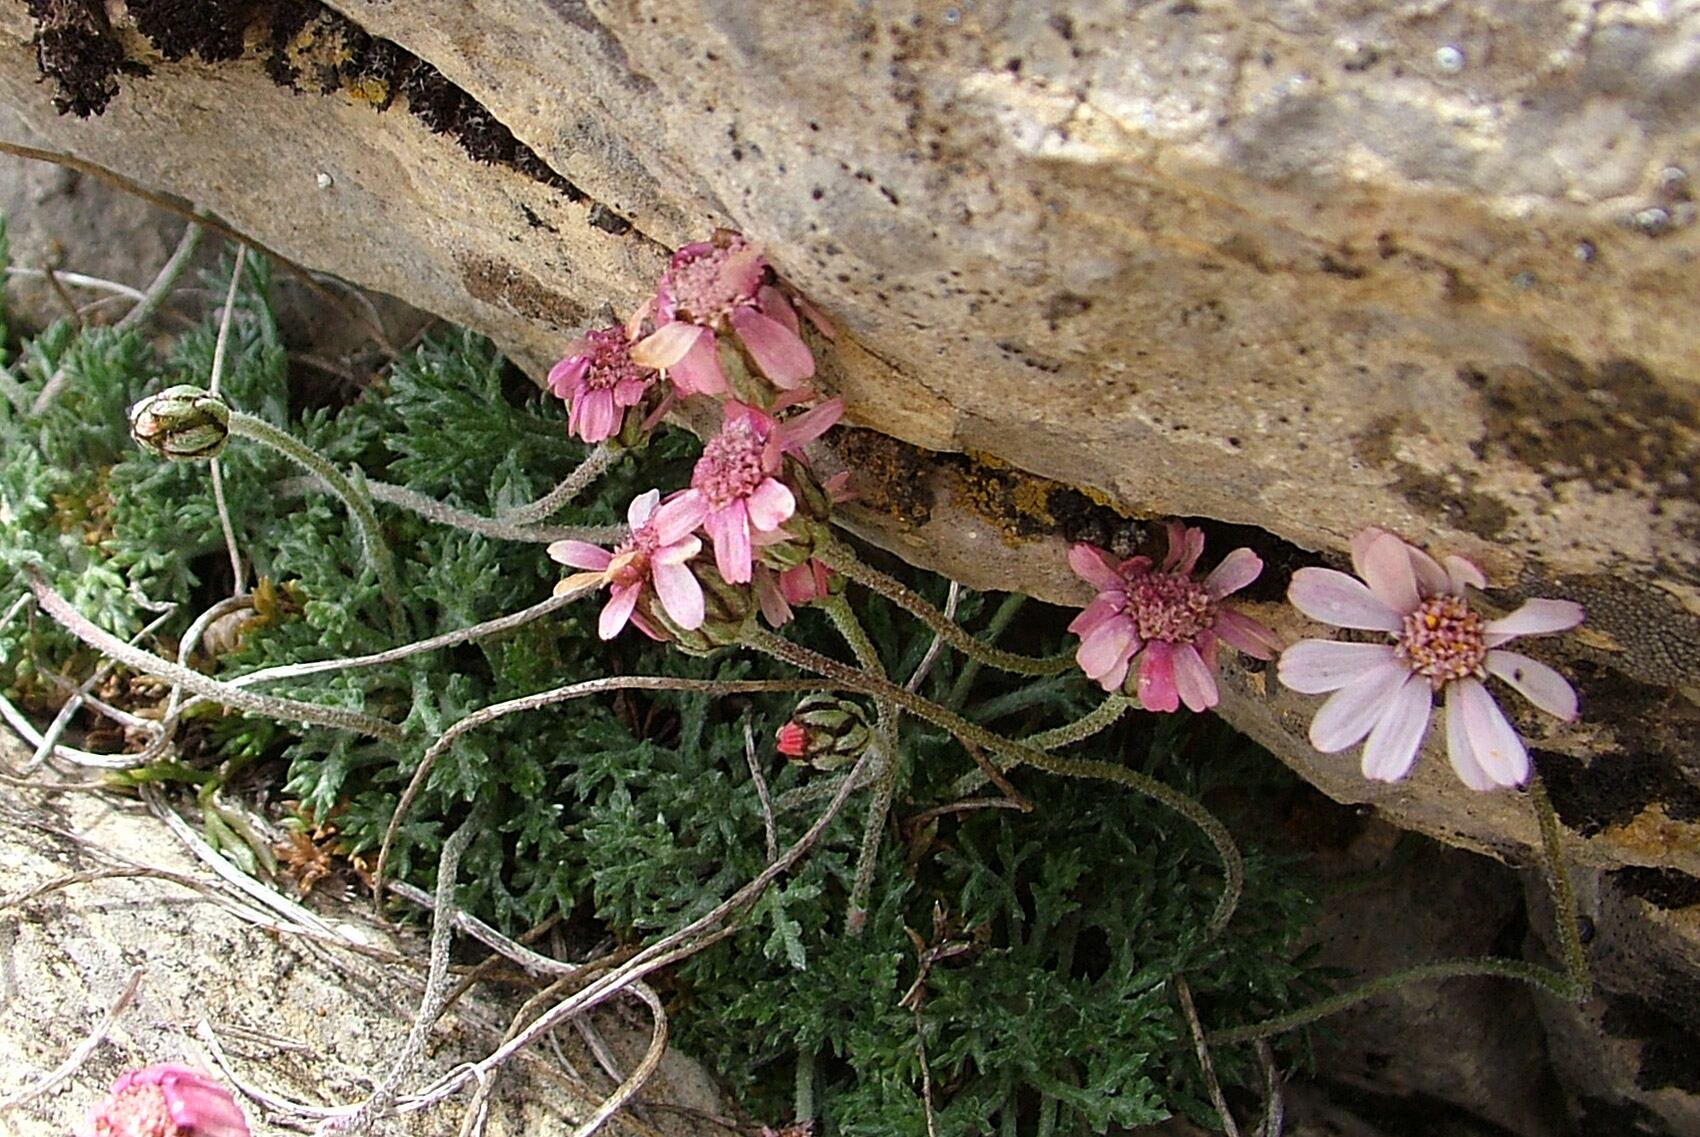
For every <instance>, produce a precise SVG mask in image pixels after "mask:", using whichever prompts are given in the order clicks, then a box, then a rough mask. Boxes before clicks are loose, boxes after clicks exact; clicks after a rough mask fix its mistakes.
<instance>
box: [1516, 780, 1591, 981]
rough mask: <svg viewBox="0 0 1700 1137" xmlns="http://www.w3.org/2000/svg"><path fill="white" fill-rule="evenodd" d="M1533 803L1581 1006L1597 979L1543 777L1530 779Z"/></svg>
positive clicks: (1567, 966) (1566, 957) (1564, 948)
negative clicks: (1590, 968)
mask: <svg viewBox="0 0 1700 1137" xmlns="http://www.w3.org/2000/svg"><path fill="white" fill-rule="evenodd" d="M1529 801H1530V802H1531V803H1532V804H1533V805H1534V807H1535V818H1536V820H1537V821H1539V822H1540V826H1541V853H1542V855H1543V859H1544V860H1545V861H1546V870H1547V883H1548V884H1549V885H1550V886H1551V888H1552V907H1553V920H1554V921H1555V922H1556V923H1557V925H1558V943H1559V947H1560V949H1561V950H1562V952H1563V954H1564V970H1565V973H1566V974H1567V975H1568V976H1569V977H1570V983H1571V985H1572V987H1573V988H1574V991H1573V993H1572V995H1571V997H1572V998H1573V999H1575V1000H1576V1001H1577V1002H1581V1001H1583V1000H1584V999H1586V998H1588V996H1589V995H1590V994H1592V992H1593V988H1594V981H1593V977H1592V976H1591V975H1589V974H1588V956H1587V953H1586V952H1584V951H1583V950H1582V928H1581V920H1580V919H1579V918H1578V916H1577V912H1576V893H1575V891H1574V890H1573V889H1572V888H1571V887H1570V869H1569V867H1568V866H1567V865H1566V864H1565V860H1564V845H1563V839H1562V835H1561V833H1560V830H1559V824H1558V814H1557V813H1556V812H1555V811H1554V810H1553V808H1552V799H1551V798H1549V797H1547V788H1546V786H1545V785H1544V784H1543V783H1542V782H1541V778H1540V775H1539V774H1536V775H1535V776H1534V777H1532V778H1530V779H1529Z"/></svg>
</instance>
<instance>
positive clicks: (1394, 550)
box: [1363, 533, 1422, 613]
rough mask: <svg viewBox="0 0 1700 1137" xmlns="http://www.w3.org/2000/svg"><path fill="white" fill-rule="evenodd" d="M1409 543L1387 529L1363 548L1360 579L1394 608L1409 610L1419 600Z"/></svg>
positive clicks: (1413, 608) (1386, 603)
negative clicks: (1385, 532)
mask: <svg viewBox="0 0 1700 1137" xmlns="http://www.w3.org/2000/svg"><path fill="white" fill-rule="evenodd" d="M1412 551H1413V550H1412V549H1411V546H1409V545H1407V544H1405V542H1403V541H1401V540H1400V539H1399V538H1397V537H1395V536H1394V535H1393V534H1391V533H1388V534H1385V535H1383V536H1381V537H1378V538H1376V539H1375V540H1374V541H1371V542H1370V544H1369V548H1367V549H1365V550H1364V564H1363V574H1364V583H1365V584H1367V585H1369V590H1370V591H1371V592H1373V593H1375V595H1376V597H1377V599H1379V600H1380V601H1381V602H1382V603H1383V604H1385V605H1387V606H1388V607H1389V608H1391V609H1393V611H1395V612H1401V613H1403V612H1410V611H1413V610H1415V608H1416V607H1417V605H1418V604H1421V603H1422V597H1421V596H1419V595H1418V594H1417V570H1416V568H1415V566H1413V565H1412V563H1411V554H1412Z"/></svg>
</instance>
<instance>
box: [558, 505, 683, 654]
mask: <svg viewBox="0 0 1700 1137" xmlns="http://www.w3.org/2000/svg"><path fill="white" fill-rule="evenodd" d="M660 499H661V491H660V490H650V491H649V492H648V493H642V494H639V495H638V496H637V497H635V498H633V499H632V504H631V506H630V507H629V508H628V509H627V511H626V520H627V522H628V523H629V524H630V525H631V536H629V537H627V538H626V539H625V540H624V541H622V542H620V544H619V545H617V546H616V547H615V549H614V551H613V552H612V553H610V552H608V550H606V549H601V548H598V547H597V546H595V545H591V544H588V543H586V542H584V541H556V542H555V543H554V544H552V545H550V546H549V555H550V556H551V557H554V558H555V559H556V560H557V561H560V562H562V563H563V564H569V565H572V566H573V567H574V568H582V569H591V570H593V571H592V572H590V573H588V574H579V575H575V576H570V577H568V578H567V579H566V580H563V581H562V582H561V583H560V584H558V585H556V586H555V591H556V592H562V591H565V590H567V589H570V588H572V587H574V586H575V585H577V584H579V583H582V582H583V581H585V580H586V579H594V580H601V581H604V582H606V583H607V584H608V585H609V586H610V587H609V590H608V604H607V606H606V607H604V608H603V609H602V618H601V620H600V621H599V622H598V624H597V634H598V635H600V636H601V637H602V638H603V639H605V640H611V639H613V638H614V637H615V636H616V635H618V634H619V631H620V629H621V628H623V627H625V626H626V621H627V620H631V621H632V622H633V623H635V624H637V626H638V629H639V630H640V631H642V632H643V633H644V634H645V635H647V636H649V637H650V638H652V639H663V638H664V637H663V636H662V635H661V634H660V633H659V632H658V631H656V630H655V629H654V628H652V627H649V626H648V623H647V622H646V621H645V620H644V619H643V617H642V616H641V615H639V614H637V613H634V612H633V609H634V608H635V607H637V602H638V596H639V594H641V593H642V592H643V586H644V584H645V582H650V583H653V585H654V587H655V594H656V596H657V597H659V598H660V600H661V607H662V608H663V609H664V610H665V611H666V613H667V615H668V618H670V619H671V620H672V621H673V622H674V623H675V624H677V625H679V627H681V628H684V629H685V630H686V631H695V630H696V629H697V628H700V627H702V621H703V598H702V585H701V584H700V583H699V582H698V581H697V578H696V577H695V576H693V575H692V574H691V570H690V569H689V568H687V567H686V565H685V562H686V561H688V560H690V559H691V558H692V557H694V556H696V555H697V553H699V552H701V551H702V542H701V541H699V540H697V539H696V538H695V537H693V536H691V530H693V529H695V528H696V526H697V519H698V517H699V516H700V513H699V512H698V511H697V510H696V509H694V507H693V506H692V505H691V504H690V503H687V502H685V501H684V500H683V497H682V495H679V494H675V495H674V496H673V497H671V498H669V499H668V500H667V502H666V504H664V505H658V504H657V503H658V502H659V501H660Z"/></svg>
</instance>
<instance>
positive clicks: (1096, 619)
mask: <svg viewBox="0 0 1700 1137" xmlns="http://www.w3.org/2000/svg"><path fill="white" fill-rule="evenodd" d="M1168 537H1169V552H1168V555H1167V556H1165V557H1164V558H1163V563H1162V564H1161V565H1160V566H1156V567H1153V565H1152V563H1151V558H1150V557H1129V558H1128V559H1127V560H1125V561H1122V562H1121V563H1120V564H1117V563H1115V562H1114V561H1112V560H1111V559H1110V556H1109V554H1108V553H1106V552H1104V551H1103V550H1102V549H1099V548H1096V547H1095V546H1092V545H1086V544H1080V545H1076V546H1074V547H1073V548H1072V549H1070V550H1069V552H1068V563H1069V565H1070V566H1071V567H1072V568H1073V569H1074V571H1075V574H1076V575H1078V576H1079V577H1080V578H1081V579H1083V580H1085V581H1086V582H1087V583H1088V584H1092V585H1096V586H1097V588H1098V590H1099V591H1098V595H1097V597H1096V598H1094V599H1093V601H1092V603H1091V604H1088V605H1087V606H1086V610H1085V611H1084V612H1082V613H1080V615H1078V616H1076V617H1075V618H1074V622H1073V623H1071V624H1069V626H1068V630H1069V631H1071V632H1074V633H1075V634H1077V635H1078V636H1080V647H1079V649H1078V650H1077V651H1076V652H1075V656H1074V658H1075V660H1076V662H1078V663H1079V664H1080V669H1081V670H1082V671H1084V672H1086V674H1087V676H1088V677H1089V678H1091V679H1095V680H1097V681H1098V683H1099V684H1100V685H1101V686H1102V687H1103V688H1104V690H1106V691H1118V690H1121V689H1122V687H1123V685H1124V684H1125V683H1126V682H1127V677H1128V671H1129V669H1130V667H1131V666H1132V664H1133V661H1134V659H1135V658H1136V657H1137V658H1138V659H1139V679H1138V683H1137V687H1136V690H1137V692H1138V697H1139V703H1140V705H1141V706H1143V707H1144V708H1145V709H1146V710H1148V711H1173V710H1176V709H1177V708H1178V707H1179V706H1180V704H1182V703H1185V704H1186V705H1187V706H1188V707H1190V708H1191V709H1192V710H1195V711H1202V710H1205V709H1207V708H1209V707H1213V706H1215V705H1216V702H1217V699H1218V698H1219V697H1220V695H1219V692H1218V691H1217V688H1216V644H1217V641H1218V640H1220V641H1224V642H1226V643H1227V644H1228V645H1230V646H1231V647H1236V648H1238V649H1239V650H1241V651H1243V652H1245V653H1246V654H1247V655H1250V656H1253V657H1255V658H1257V659H1271V658H1273V657H1274V655H1275V652H1276V650H1277V649H1278V648H1279V646H1280V645H1279V643H1278V642H1277V641H1276V639H1275V634H1274V633H1273V632H1271V631H1270V630H1269V629H1268V628H1266V627H1264V626H1263V625H1262V624H1260V623H1258V622H1257V621H1256V620H1253V619H1251V618H1250V617H1249V616H1243V615H1241V614H1240V613H1238V612H1236V611H1234V610H1233V609H1232V608H1230V607H1228V606H1227V605H1226V604H1224V603H1222V598H1223V597H1225V596H1228V595H1230V594H1231V593H1234V592H1238V591H1239V590H1240V589H1242V588H1244V587H1245V586H1246V585H1248V584H1250V583H1251V582H1252V581H1254V580H1256V579H1257V574H1258V573H1260V572H1262V571H1263V562H1262V561H1261V560H1260V559H1258V556H1257V554H1256V553H1254V552H1252V551H1251V550H1250V549H1235V550H1234V551H1233V552H1231V553H1229V554H1228V555H1227V556H1226V557H1224V558H1223V559H1222V563H1221V564H1219V565H1217V566H1216V568H1215V569H1214V570H1212V571H1211V573H1210V575H1209V576H1207V577H1205V578H1204V579H1203V580H1202V581H1195V580H1193V579H1192V570H1193V566H1194V565H1196V564H1197V563H1198V557H1199V554H1200V553H1202V552H1203V551H1204V532H1203V530H1200V529H1192V528H1189V527H1187V526H1184V525H1182V524H1181V523H1180V522H1178V521H1171V522H1169V528H1168Z"/></svg>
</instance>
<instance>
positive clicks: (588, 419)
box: [575, 388, 621, 442]
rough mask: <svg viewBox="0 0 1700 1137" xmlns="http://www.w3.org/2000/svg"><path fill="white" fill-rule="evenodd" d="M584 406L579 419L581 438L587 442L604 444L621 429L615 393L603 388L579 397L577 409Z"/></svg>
mask: <svg viewBox="0 0 1700 1137" xmlns="http://www.w3.org/2000/svg"><path fill="white" fill-rule="evenodd" d="M580 405H582V406H583V408H584V409H583V412H582V414H581V415H580V418H579V437H580V438H582V439H584V440H585V441H586V442H602V441H605V440H606V439H609V438H611V437H613V435H614V433H615V432H616V431H618V430H619V429H620V418H621V416H620V412H619V411H618V410H617V409H615V407H614V392H612V391H610V390H608V389H606V388H603V389H602V390H599V391H591V392H589V393H587V394H585V395H582V396H580V397H579V399H578V402H577V404H575V409H577V407H578V406H580Z"/></svg>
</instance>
